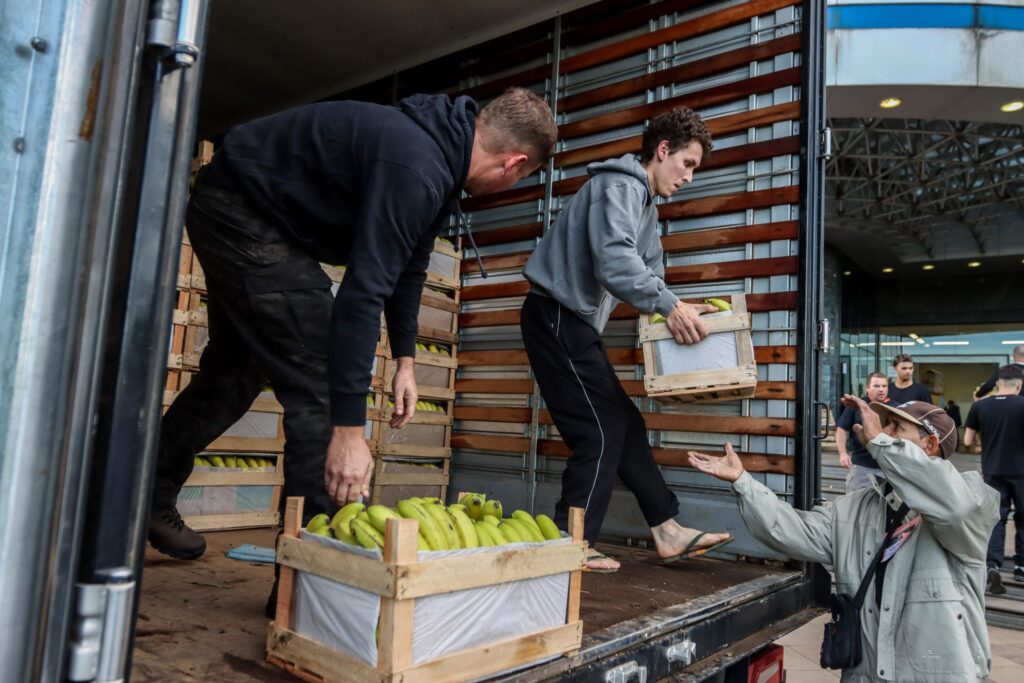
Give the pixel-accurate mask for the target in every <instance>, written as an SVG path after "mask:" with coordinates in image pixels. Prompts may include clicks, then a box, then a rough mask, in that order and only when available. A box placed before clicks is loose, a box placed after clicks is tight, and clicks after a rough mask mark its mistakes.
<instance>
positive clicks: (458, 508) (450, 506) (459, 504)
mask: <svg viewBox="0 0 1024 683" xmlns="http://www.w3.org/2000/svg"><path fill="white" fill-rule="evenodd" d="M434 467H437V465H434ZM452 508H455V509H456V510H462V511H463V512H466V509H467V508H466V506H465V505H463V504H462V503H452V504H451V505H449V506H448V510H451V509H452ZM466 516H467V517H469V513H466Z"/></svg>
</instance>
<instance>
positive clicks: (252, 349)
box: [153, 183, 336, 519]
mask: <svg viewBox="0 0 1024 683" xmlns="http://www.w3.org/2000/svg"><path fill="white" fill-rule="evenodd" d="M186 225H187V226H188V234H189V238H190V240H191V242H192V248H193V250H194V252H195V255H196V256H197V257H198V258H199V262H200V264H201V265H202V266H203V270H204V272H205V275H206V283H207V292H208V301H207V311H208V316H209V326H210V327H209V332H210V338H209V343H208V344H207V346H206V348H205V349H204V350H203V353H202V356H201V358H200V361H199V372H198V373H197V374H196V375H195V376H194V377H193V378H192V381H191V382H190V383H189V385H188V386H187V387H186V388H185V389H184V390H183V391H182V392H181V393H180V394H179V395H178V397H177V398H176V399H175V401H174V403H173V404H172V405H171V407H170V408H169V409H168V411H167V413H166V414H165V415H164V417H163V421H162V422H161V428H160V429H161V431H160V445H159V454H158V457H157V470H156V483H155V487H154V493H153V504H154V507H156V506H171V505H174V504H175V500H176V499H177V496H178V492H179V491H180V490H181V487H182V485H183V484H184V483H185V480H186V479H188V476H189V474H191V472H192V464H193V459H194V457H195V455H196V454H197V453H199V452H201V451H202V450H203V449H204V448H206V447H207V446H208V445H209V444H210V443H211V442H212V441H213V440H214V439H216V438H217V437H219V436H220V435H221V434H223V433H224V432H225V431H226V430H227V429H228V428H229V427H231V425H233V424H234V423H235V422H237V421H238V420H239V419H240V418H241V417H242V416H243V415H244V414H245V413H246V411H248V409H249V407H250V406H251V405H252V402H253V400H254V399H255V398H256V397H257V396H258V395H259V393H260V390H261V389H262V387H263V386H264V385H265V384H266V383H267V381H268V380H269V381H270V383H271V385H272V386H273V389H274V394H275V396H276V397H277V400H278V401H279V402H280V403H281V405H282V406H283V407H284V436H285V446H284V454H285V457H284V475H285V484H284V494H285V496H303V497H305V499H306V500H305V509H304V515H303V516H304V517H306V518H307V519H308V518H309V517H311V516H313V515H315V514H317V513H320V512H330V511H331V510H333V509H334V508H335V507H336V506H334V505H333V503H332V502H331V500H330V498H329V497H328V495H327V493H326V491H325V489H324V460H325V458H326V454H327V444H328V442H329V440H330V435H331V424H330V414H329V400H330V399H329V393H328V379H327V344H328V335H329V330H330V320H331V310H332V306H333V299H332V297H331V290H330V287H331V281H330V278H328V277H327V275H326V274H325V273H324V272H323V271H322V270H321V268H320V265H319V264H318V263H317V262H316V260H314V259H313V258H311V257H310V256H308V255H307V254H306V253H304V252H303V251H301V250H300V249H299V248H298V247H296V246H295V245H294V244H293V243H292V242H291V241H289V240H288V239H287V238H286V237H285V235H283V234H281V232H280V230H279V229H278V228H277V227H275V225H274V224H273V223H271V222H270V221H268V220H266V219H264V218H263V217H262V216H261V215H259V214H258V213H257V212H255V211H254V210H253V209H252V208H250V207H249V206H247V204H246V203H245V201H244V200H243V199H242V198H241V197H239V196H238V195H237V194H235V193H233V192H228V191H225V190H222V189H220V188H216V187H209V186H203V185H202V184H200V183H197V185H196V189H195V190H194V192H193V194H192V198H191V200H190V201H189V206H188V211H187V214H186Z"/></svg>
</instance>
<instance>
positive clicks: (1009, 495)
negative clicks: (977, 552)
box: [984, 474, 1024, 569]
mask: <svg viewBox="0 0 1024 683" xmlns="http://www.w3.org/2000/svg"><path fill="white" fill-rule="evenodd" d="M984 479H985V483H986V484H988V485H989V486H991V487H992V488H994V489H995V490H996V491H998V492H999V521H998V522H996V526H995V528H993V529H992V535H991V536H990V537H989V539H988V558H987V564H988V566H989V567H995V568H996V569H1001V568H1002V566H1003V556H1004V554H1005V550H1004V549H1005V548H1006V520H1007V519H1008V518H1009V517H1010V507H1011V505H1012V506H1013V526H1014V527H1015V529H1016V538H1015V539H1014V547H1013V550H1014V558H1013V563H1014V565H1015V566H1018V567H1024V477H1004V476H1001V475H988V474H986V475H985V477H984Z"/></svg>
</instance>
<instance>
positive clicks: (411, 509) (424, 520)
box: [398, 500, 448, 550]
mask: <svg viewBox="0 0 1024 683" xmlns="http://www.w3.org/2000/svg"><path fill="white" fill-rule="evenodd" d="M398 514H400V515H402V517H405V518H406V519H415V520H416V521H417V522H418V523H419V525H420V533H421V534H422V535H423V539H424V540H425V541H426V542H427V545H429V546H430V549H431V550H447V549H448V542H447V538H448V536H447V533H446V534H444V535H442V534H441V529H439V528H438V526H437V525H436V524H435V523H434V520H433V518H432V517H431V516H430V515H428V514H427V511H426V510H424V509H423V506H422V505H420V504H419V503H417V502H415V501H412V500H400V501H398Z"/></svg>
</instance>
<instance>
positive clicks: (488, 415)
mask: <svg viewBox="0 0 1024 683" xmlns="http://www.w3.org/2000/svg"><path fill="white" fill-rule="evenodd" d="M530 416H531V413H530V409H529V408H494V407H482V406H458V405H457V406H455V419H456V420H476V421H480V422H519V423H524V424H525V423H528V422H529V421H530Z"/></svg>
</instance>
